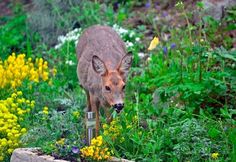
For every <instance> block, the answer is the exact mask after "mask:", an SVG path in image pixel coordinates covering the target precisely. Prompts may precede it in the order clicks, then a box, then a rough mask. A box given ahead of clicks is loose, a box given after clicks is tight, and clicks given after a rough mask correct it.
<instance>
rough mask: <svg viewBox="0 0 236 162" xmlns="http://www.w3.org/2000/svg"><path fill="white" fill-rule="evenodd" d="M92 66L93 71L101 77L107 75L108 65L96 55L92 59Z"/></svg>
mask: <svg viewBox="0 0 236 162" xmlns="http://www.w3.org/2000/svg"><path fill="white" fill-rule="evenodd" d="M92 65H93V70H94V71H95V72H96V73H98V74H100V75H105V74H106V72H107V68H106V65H105V64H104V62H103V61H102V60H101V59H100V58H99V57H98V56H96V55H94V56H93V58H92Z"/></svg>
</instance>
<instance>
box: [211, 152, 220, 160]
mask: <svg viewBox="0 0 236 162" xmlns="http://www.w3.org/2000/svg"><path fill="white" fill-rule="evenodd" d="M218 156H219V153H218V152H214V153H212V154H211V158H212V159H218Z"/></svg>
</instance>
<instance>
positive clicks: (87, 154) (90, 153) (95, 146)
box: [80, 136, 111, 161]
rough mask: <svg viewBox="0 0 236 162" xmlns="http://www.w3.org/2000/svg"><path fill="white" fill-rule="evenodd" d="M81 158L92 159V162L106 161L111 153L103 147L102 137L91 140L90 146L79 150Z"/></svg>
mask: <svg viewBox="0 0 236 162" xmlns="http://www.w3.org/2000/svg"><path fill="white" fill-rule="evenodd" d="M80 151H81V156H82V157H84V158H88V159H90V160H91V159H92V160H93V161H99V160H108V159H109V158H110V157H111V153H110V151H109V149H108V148H107V147H105V144H104V141H103V138H102V136H98V137H97V138H93V139H92V141H91V145H90V146H85V147H84V148H82V149H80Z"/></svg>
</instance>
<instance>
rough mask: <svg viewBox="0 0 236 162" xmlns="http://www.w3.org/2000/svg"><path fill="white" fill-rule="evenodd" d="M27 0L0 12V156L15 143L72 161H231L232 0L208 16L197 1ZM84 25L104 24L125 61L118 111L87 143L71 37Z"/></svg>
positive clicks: (235, 95) (234, 132)
mask: <svg viewBox="0 0 236 162" xmlns="http://www.w3.org/2000/svg"><path fill="white" fill-rule="evenodd" d="M167 4H168V5H167ZM31 5H33V6H34V7H35V8H34V10H32V11H30V10H29V9H27V8H26V7H25V5H24V4H21V3H18V4H12V5H11V7H10V9H11V10H12V14H11V15H10V16H2V17H0V24H1V25H0V35H1V37H0V49H1V55H0V161H5V162H7V161H9V158H10V155H11V153H12V151H13V150H14V149H15V148H18V147H41V149H42V152H44V153H46V154H50V155H53V156H55V157H57V158H62V159H69V160H71V161H76V160H78V161H79V160H80V159H81V158H82V159H90V160H91V161H93V160H98V161H99V160H103V159H107V158H109V157H110V155H112V156H116V157H122V158H126V159H130V160H135V161H236V151H235V150H236V138H235V137H236V121H235V118H236V109H235V108H236V107H235V106H236V50H235V43H236V40H235V37H234V32H235V30H236V26H235V24H236V22H235V21H236V8H235V7H231V8H228V9H227V10H226V14H225V16H224V17H223V18H222V19H220V20H215V19H214V18H213V17H211V16H209V15H206V14H204V5H203V3H201V2H194V3H182V2H178V3H174V4H173V2H163V3H156V2H155V3H154V2H151V1H148V2H147V3H141V2H135V1H118V2H116V1H112V2H109V3H108V1H104V2H103V3H101V2H97V1H96V2H92V1H81V2H80V1H78V0H68V2H67V3H66V4H65V3H64V2H62V1H48V0H41V1H37V0H33V1H32V4H31ZM192 9H194V10H195V11H197V13H198V14H197V15H193V14H191V13H192V12H191V10H192ZM176 13H178V14H176ZM195 16H197V19H196V21H194V22H193V21H192V20H193V17H195ZM93 24H104V25H109V26H112V27H113V28H114V30H116V31H117V32H118V33H119V34H120V36H121V38H122V39H123V40H124V41H125V43H126V45H127V49H128V51H130V52H132V53H133V55H134V62H133V65H132V69H131V71H130V76H129V79H128V85H127V86H126V103H125V105H126V106H125V109H124V111H123V112H122V113H121V114H120V115H117V114H116V113H115V112H114V113H113V116H114V120H113V122H111V124H107V123H106V122H105V119H104V118H102V129H101V131H100V135H101V136H99V137H98V138H96V139H93V142H92V145H91V146H90V147H86V143H87V141H86V140H85V130H84V125H85V124H84V109H85V107H86V97H85V93H84V91H83V90H82V89H81V87H80V86H79V84H78V79H77V76H76V66H77V60H76V54H75V45H76V43H77V41H78V39H79V36H80V35H81V33H82V31H83V30H84V29H85V28H86V27H88V26H91V25H93ZM154 37H156V38H155V39H153V38H154ZM150 43H151V46H152V47H149V45H150ZM148 47H149V48H148ZM101 114H102V116H103V117H104V115H103V113H102V111H101ZM101 152H103V153H101Z"/></svg>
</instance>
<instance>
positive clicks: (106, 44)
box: [76, 25, 133, 136]
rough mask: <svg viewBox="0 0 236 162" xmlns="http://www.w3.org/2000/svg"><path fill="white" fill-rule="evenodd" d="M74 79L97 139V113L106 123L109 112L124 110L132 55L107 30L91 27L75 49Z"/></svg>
mask: <svg viewBox="0 0 236 162" xmlns="http://www.w3.org/2000/svg"><path fill="white" fill-rule="evenodd" d="M76 53H77V60H78V65H77V76H78V80H79V82H80V85H81V87H82V88H83V89H84V90H85V92H86V95H87V112H89V111H92V112H95V116H96V128H95V130H96V136H98V134H99V126H100V120H99V110H100V108H103V109H104V113H105V116H106V120H107V122H108V123H109V122H111V121H112V116H111V108H113V110H115V111H116V112H117V113H118V114H119V113H120V112H121V111H122V109H123V108H124V98H125V85H126V81H127V76H128V73H129V69H130V67H131V64H132V60H133V57H132V54H131V53H127V49H126V46H125V43H124V42H123V41H122V39H121V38H120V36H119V35H118V33H116V31H115V30H113V29H112V28H111V27H109V26H102V25H94V26H91V27H89V28H87V29H86V30H85V31H83V33H82V34H81V36H80V38H79V41H78V44H77V48H76Z"/></svg>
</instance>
